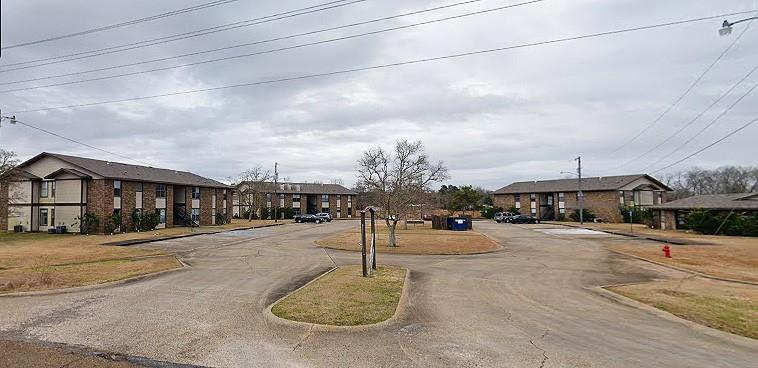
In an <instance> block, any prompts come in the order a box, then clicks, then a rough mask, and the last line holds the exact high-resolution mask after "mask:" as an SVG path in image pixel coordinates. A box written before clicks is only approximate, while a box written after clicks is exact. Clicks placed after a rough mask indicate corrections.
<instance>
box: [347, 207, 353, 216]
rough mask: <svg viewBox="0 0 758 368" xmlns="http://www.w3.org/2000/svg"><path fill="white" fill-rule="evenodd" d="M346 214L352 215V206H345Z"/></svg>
mask: <svg viewBox="0 0 758 368" xmlns="http://www.w3.org/2000/svg"><path fill="white" fill-rule="evenodd" d="M347 215H348V216H352V215H353V208H352V207H348V208H347Z"/></svg>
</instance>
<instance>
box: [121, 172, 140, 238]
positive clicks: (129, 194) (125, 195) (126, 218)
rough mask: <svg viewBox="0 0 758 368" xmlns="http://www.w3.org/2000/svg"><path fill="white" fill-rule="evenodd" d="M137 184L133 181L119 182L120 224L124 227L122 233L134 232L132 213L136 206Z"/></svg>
mask: <svg viewBox="0 0 758 368" xmlns="http://www.w3.org/2000/svg"><path fill="white" fill-rule="evenodd" d="M136 199H137V183H135V182H133V181H122V182H121V223H122V224H123V225H124V226H123V227H122V229H123V230H124V231H128V232H132V231H135V230H134V221H132V213H134V209H135V208H136V206H137V203H136V202H137V200H136Z"/></svg>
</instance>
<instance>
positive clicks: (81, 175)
mask: <svg viewBox="0 0 758 368" xmlns="http://www.w3.org/2000/svg"><path fill="white" fill-rule="evenodd" d="M61 174H70V175H73V176H76V177H78V178H92V177H91V176H89V175H87V174H85V173H83V172H81V171H79V170H74V169H69V168H65V167H64V168H60V169H58V170H55V171H53V172H52V173H50V174H48V175H47V176H45V179H54V178H56V177H58V176H59V175H61Z"/></svg>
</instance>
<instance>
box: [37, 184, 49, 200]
mask: <svg viewBox="0 0 758 368" xmlns="http://www.w3.org/2000/svg"><path fill="white" fill-rule="evenodd" d="M49 191H50V182H49V181H43V182H42V183H41V184H40V189H39V196H40V197H42V198H47V196H48V195H49Z"/></svg>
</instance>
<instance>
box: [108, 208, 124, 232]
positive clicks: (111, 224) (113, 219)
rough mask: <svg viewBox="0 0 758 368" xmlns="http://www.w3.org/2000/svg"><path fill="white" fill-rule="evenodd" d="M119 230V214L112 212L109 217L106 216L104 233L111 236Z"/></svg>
mask: <svg viewBox="0 0 758 368" xmlns="http://www.w3.org/2000/svg"><path fill="white" fill-rule="evenodd" d="M120 228H121V214H120V213H115V212H114V213H112V214H111V215H110V216H108V222H107V224H106V225H105V231H106V232H107V233H111V234H113V233H114V232H116V231H117V230H120Z"/></svg>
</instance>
